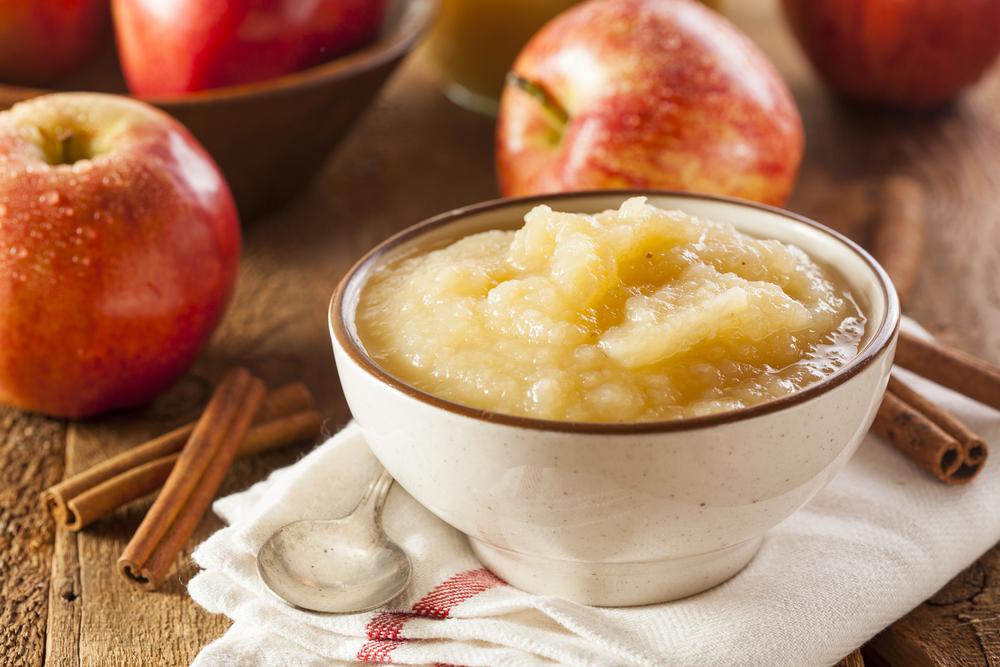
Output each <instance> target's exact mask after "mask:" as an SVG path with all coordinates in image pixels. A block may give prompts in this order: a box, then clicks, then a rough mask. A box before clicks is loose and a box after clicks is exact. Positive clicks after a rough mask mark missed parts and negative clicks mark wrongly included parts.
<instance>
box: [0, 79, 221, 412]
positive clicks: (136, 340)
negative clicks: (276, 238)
mask: <svg viewBox="0 0 1000 667" xmlns="http://www.w3.org/2000/svg"><path fill="white" fill-rule="evenodd" d="M239 254H240V228H239V221H238V219H237V216H236V208H235V206H234V204H233V200H232V197H231V196H230V194H229V189H228V187H227V186H226V183H225V181H223V179H222V176H221V174H220V173H219V171H218V169H217V168H216V166H215V164H214V163H213V162H212V160H211V158H209V157H208V155H207V154H206V153H205V152H204V150H203V149H202V148H201V146H200V145H199V144H198V143H197V142H196V141H195V140H194V139H193V138H192V137H191V135H190V134H189V133H188V132H187V130H185V129H184V128H183V127H182V126H181V125H180V124H179V123H177V121H175V120H173V119H172V118H170V117H169V116H167V115H166V114H164V113H162V112H160V111H157V110H155V109H153V108H152V107H150V106H148V105H146V104H143V103H141V102H137V101H135V100H131V99H128V98H124V97H116V96H111V95H98V94H92V93H68V94H56V95H48V96H43V97H36V98H34V99H32V100H29V101H27V102H22V103H20V104H17V105H15V106H14V107H12V108H11V109H10V110H8V111H5V112H3V113H0V401H2V402H4V403H9V404H12V405H16V406H18V407H21V408H26V409H29V410H34V411H37V412H43V413H47V414H51V415H57V416H62V417H80V416H86V415H92V414H95V413H98V412H103V411H105V410H109V409H112V408H118V407H123V406H130V405H136V404H140V403H143V402H145V401H148V400H150V399H151V398H153V397H154V396H155V395H156V394H157V393H159V392H161V391H162V390H163V389H165V388H166V387H168V386H169V385H170V384H171V383H172V382H173V381H174V380H176V379H177V378H178V377H179V376H180V375H181V374H182V373H183V372H184V371H185V369H187V367H188V366H189V365H190V364H191V362H192V361H193V360H194V358H195V355H196V354H197V353H198V351H199V349H200V348H201V347H202V345H203V344H204V343H205V342H206V341H207V340H208V338H209V336H210V335H211V333H212V330H213V329H214V328H215V326H216V324H217V323H218V321H219V319H220V317H221V316H222V313H223V310H224V308H225V305H226V303H227V301H228V299H229V295H230V293H231V291H232V288H233V285H234V282H235V280H236V269H237V265H238V262H239Z"/></svg>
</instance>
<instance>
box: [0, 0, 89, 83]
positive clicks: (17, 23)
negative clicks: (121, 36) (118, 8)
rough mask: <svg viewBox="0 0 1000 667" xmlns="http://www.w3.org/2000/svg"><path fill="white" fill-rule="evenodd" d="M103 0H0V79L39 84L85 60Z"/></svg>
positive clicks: (81, 64)
mask: <svg viewBox="0 0 1000 667" xmlns="http://www.w3.org/2000/svg"><path fill="white" fill-rule="evenodd" d="M108 4H109V0H0V82H2V83H11V84H18V85H23V86H40V85H43V84H46V83H49V82H51V81H52V80H53V79H57V78H59V77H61V76H65V75H67V74H71V73H72V72H73V71H75V70H77V69H79V68H80V67H82V66H83V65H85V64H87V61H88V60H89V59H90V58H91V56H93V55H94V52H95V51H96V50H97V48H98V47H99V46H100V44H101V41H102V37H104V36H105V35H106V34H107V27H108V25H107V24H108V22H109V21H108Z"/></svg>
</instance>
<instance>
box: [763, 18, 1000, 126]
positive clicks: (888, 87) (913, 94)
mask: <svg viewBox="0 0 1000 667" xmlns="http://www.w3.org/2000/svg"><path fill="white" fill-rule="evenodd" d="M782 4H783V6H784V9H785V16H786V17H787V19H788V22H789V24H790V25H791V27H792V31H793V32H794V33H795V36H796V37H797V38H798V40H799V43H800V44H801V45H802V49H803V50H804V51H805V52H806V55H807V56H809V60H811V61H812V64H813V65H814V66H815V67H816V70H817V71H818V72H819V73H820V74H821V75H822V76H823V78H824V79H825V80H826V82H827V83H828V84H829V85H830V87H831V88H833V89H834V90H836V91H837V92H839V93H841V94H842V95H844V96H845V97H849V98H852V99H855V100H860V101H863V102H871V103H875V104H881V105H887V106H896V107H907V108H914V109H921V108H927V107H934V106H938V105H941V104H944V103H946V102H948V101H949V100H952V99H954V98H955V97H956V96H957V95H958V94H959V93H960V92H961V91H962V90H963V89H965V88H966V87H968V86H969V85H971V84H973V83H974V82H975V81H976V80H977V79H979V78H980V77H981V76H982V75H983V73H984V72H985V71H986V70H987V69H988V68H989V67H990V65H992V64H993V63H994V62H995V61H996V59H997V56H998V54H1000V1H998V0H784V2H783V3H782Z"/></svg>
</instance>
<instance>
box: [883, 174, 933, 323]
mask: <svg viewBox="0 0 1000 667" xmlns="http://www.w3.org/2000/svg"><path fill="white" fill-rule="evenodd" d="M926 228H927V224H926V215H925V197H924V190H923V188H922V187H921V186H920V183H918V182H917V181H916V180H914V179H912V178H910V177H909V176H902V175H898V174H897V175H892V176H888V177H887V178H886V179H885V181H883V183H882V189H881V192H880V196H879V213H878V220H877V223H876V226H875V232H874V235H873V238H872V254H873V255H874V256H875V259H877V260H878V262H879V263H880V264H881V265H882V267H883V268H884V269H885V271H886V273H888V274H889V278H891V279H892V282H893V284H894V285H895V286H896V293H897V294H898V295H899V301H900V303H905V302H906V299H907V297H908V296H909V295H910V292H912V291H913V287H914V286H915V285H916V283H917V277H918V275H919V274H920V267H921V265H922V264H923V257H924V246H925V243H926V236H927V231H926Z"/></svg>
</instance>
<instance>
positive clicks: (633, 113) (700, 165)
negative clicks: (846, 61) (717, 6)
mask: <svg viewBox="0 0 1000 667" xmlns="http://www.w3.org/2000/svg"><path fill="white" fill-rule="evenodd" d="M802 148H803V138H802V122H801V120H800V118H799V113H798V109H797V108H796V106H795V103H794V102H793V100H792V97H791V95H790V94H789V92H788V88H787V87H786V86H785V84H784V82H783V81H782V79H781V77H780V76H779V75H778V74H777V72H775V70H774V68H773V67H772V66H771V64H770V63H769V62H768V61H767V59H766V58H765V57H764V56H763V55H762V54H761V53H760V51H758V50H757V48H756V47H755V46H754V45H753V43H751V42H750V40H749V39H748V38H747V37H746V36H745V35H743V34H742V33H741V32H740V31H739V30H737V29H736V28H735V27H733V25H732V24H730V23H729V22H728V21H727V20H726V19H724V18H723V17H721V16H720V15H719V14H717V13H716V12H714V11H712V10H710V9H706V8H705V7H703V6H702V5H701V4H699V3H696V2H690V1H688V0H590V2H585V3H583V4H581V5H578V6H576V7H573V8H572V9H569V10H567V11H566V12H564V13H563V14H560V15H559V16H557V17H556V18H555V19H553V20H552V21H550V22H549V23H548V24H547V25H546V26H545V27H544V28H542V30H541V31H540V32H539V33H538V34H537V35H535V36H534V37H533V38H532V39H531V41H530V42H528V44H527V45H526V46H525V47H524V49H523V50H522V51H521V53H520V55H519V56H518V58H517V61H516V62H515V63H514V67H513V71H512V73H511V75H510V76H509V77H508V83H507V86H506V88H505V90H504V93H503V97H502V99H501V102H500V117H499V119H498V123H497V172H498V176H499V181H500V189H501V191H502V192H503V194H504V195H523V194H531V193H545V192H557V191H561V190H588V189H595V188H597V189H601V188H640V187H641V188H650V187H652V188H671V189H679V190H690V191H700V192H708V193H716V194H724V195H733V196H736V197H743V198H746V199H756V200H759V201H762V202H767V203H771V204H780V203H782V202H783V201H784V200H785V198H786V197H787V196H788V193H789V191H790V190H791V189H792V186H793V185H794V183H795V176H796V173H797V170H798V166H799V162H800V160H801V158H802Z"/></svg>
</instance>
